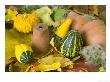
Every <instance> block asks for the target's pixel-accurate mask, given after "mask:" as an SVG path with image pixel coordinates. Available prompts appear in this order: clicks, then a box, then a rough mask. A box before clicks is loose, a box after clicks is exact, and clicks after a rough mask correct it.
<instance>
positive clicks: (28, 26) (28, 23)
mask: <svg viewBox="0 0 110 82" xmlns="http://www.w3.org/2000/svg"><path fill="white" fill-rule="evenodd" d="M38 22H39V19H38V17H37V16H36V15H34V14H27V13H25V14H18V15H17V17H16V18H15V19H14V28H15V29H16V30H17V31H19V32H23V33H29V32H31V31H32V28H33V26H34V25H35V24H37V23H38Z"/></svg>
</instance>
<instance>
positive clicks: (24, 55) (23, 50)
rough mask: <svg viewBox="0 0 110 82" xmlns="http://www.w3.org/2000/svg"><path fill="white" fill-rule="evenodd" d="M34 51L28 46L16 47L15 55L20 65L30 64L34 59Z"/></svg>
mask: <svg viewBox="0 0 110 82" xmlns="http://www.w3.org/2000/svg"><path fill="white" fill-rule="evenodd" d="M32 52H33V51H32V49H31V47H30V46H28V45H26V44H20V45H17V46H16V47H15V55H16V58H17V60H18V61H19V62H20V63H24V64H26V63H29V62H30V60H31V59H32Z"/></svg>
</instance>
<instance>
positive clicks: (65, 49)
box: [61, 30, 83, 58]
mask: <svg viewBox="0 0 110 82" xmlns="http://www.w3.org/2000/svg"><path fill="white" fill-rule="evenodd" d="M82 44H83V42H82V38H81V35H80V33H79V32H77V31H75V30H71V31H70V32H69V33H68V34H67V35H66V36H65V38H64V39H63V43H62V45H61V53H62V54H63V55H65V56H66V57H68V58H73V57H75V56H76V55H78V54H79V51H80V50H81V48H82Z"/></svg>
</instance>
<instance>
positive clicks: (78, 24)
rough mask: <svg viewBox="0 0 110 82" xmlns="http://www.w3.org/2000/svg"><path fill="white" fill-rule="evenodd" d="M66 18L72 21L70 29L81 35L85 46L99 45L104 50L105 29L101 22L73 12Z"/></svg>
mask: <svg viewBox="0 0 110 82" xmlns="http://www.w3.org/2000/svg"><path fill="white" fill-rule="evenodd" d="M67 18H71V19H72V20H73V21H74V22H73V25H72V29H75V30H78V32H80V33H81V34H83V36H84V39H85V43H86V45H93V44H100V45H101V46H102V47H103V48H106V28H105V24H104V22H103V21H102V20H99V19H95V18H94V17H92V18H90V17H87V16H83V15H79V14H77V13H75V12H70V13H69V14H68V16H67Z"/></svg>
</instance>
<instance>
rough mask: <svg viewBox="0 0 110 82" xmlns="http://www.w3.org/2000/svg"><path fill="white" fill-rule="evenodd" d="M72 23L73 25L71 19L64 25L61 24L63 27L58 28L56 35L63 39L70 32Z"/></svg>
mask: <svg viewBox="0 0 110 82" xmlns="http://www.w3.org/2000/svg"><path fill="white" fill-rule="evenodd" d="M71 23H72V20H71V19H66V20H65V22H64V23H63V24H61V26H59V27H58V29H57V30H56V32H55V34H56V35H57V36H59V37H61V38H63V37H64V36H65V35H66V34H67V32H68V31H69V27H70V25H71Z"/></svg>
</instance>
